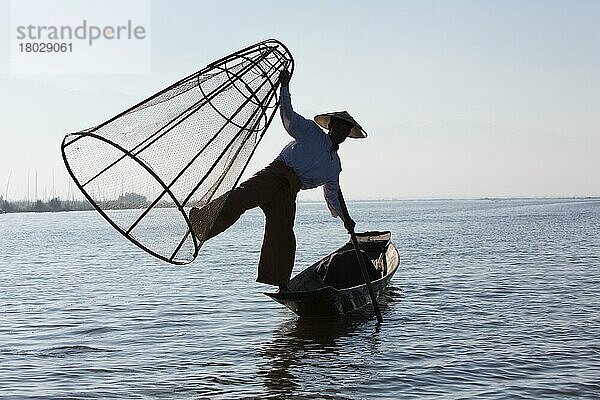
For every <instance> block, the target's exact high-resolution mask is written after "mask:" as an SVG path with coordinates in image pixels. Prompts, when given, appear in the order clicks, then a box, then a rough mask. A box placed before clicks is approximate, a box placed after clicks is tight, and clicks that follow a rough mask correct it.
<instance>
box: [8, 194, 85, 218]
mask: <svg viewBox="0 0 600 400" xmlns="http://www.w3.org/2000/svg"><path fill="white" fill-rule="evenodd" d="M93 209H94V207H92V205H91V204H90V202H89V201H87V200H61V199H60V197H55V198H53V199H51V200H49V201H42V200H36V201H33V202H32V201H25V200H19V201H7V200H5V199H4V198H3V197H2V196H0V214H4V213H13V212H54V211H83V210H93Z"/></svg>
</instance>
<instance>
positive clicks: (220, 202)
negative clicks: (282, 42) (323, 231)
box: [190, 70, 367, 291]
mask: <svg viewBox="0 0 600 400" xmlns="http://www.w3.org/2000/svg"><path fill="white" fill-rule="evenodd" d="M289 82H290V74H289V72H288V71H285V70H283V71H281V73H280V74H279V83H280V85H281V87H280V97H279V98H280V112H281V120H282V122H283V126H284V127H285V130H286V131H287V132H288V133H289V134H290V136H292V137H293V138H294V140H293V141H292V142H290V143H289V144H288V145H287V146H285V147H284V148H283V150H282V151H281V153H280V154H279V156H278V157H277V158H276V159H275V161H273V162H272V163H271V164H269V165H268V166H267V167H266V168H264V169H263V170H261V171H259V172H258V173H256V174H255V175H254V176H253V177H251V178H250V179H248V180H247V181H245V182H243V183H242V184H241V185H239V186H238V187H237V188H235V189H233V190H232V191H230V192H229V193H228V194H226V195H223V196H221V197H220V198H217V199H215V200H213V201H212V202H210V203H209V204H208V205H206V206H204V207H202V208H192V209H191V210H190V222H191V223H192V228H193V230H194V234H195V235H196V236H197V237H198V239H199V240H201V241H205V240H208V239H210V238H212V237H214V236H216V235H218V234H220V233H221V232H223V231H225V230H226V229H227V228H229V227H230V226H231V225H233V224H234V223H235V221H237V220H238V219H239V217H240V216H241V215H242V214H243V213H244V212H245V211H247V210H250V209H252V208H255V207H260V208H261V209H262V210H263V212H264V214H265V216H266V223H265V233H264V238H263V243H262V248H261V254H260V261H259V264H258V277H257V279H256V280H257V281H258V282H261V283H266V284H270V285H275V286H279V290H280V291H286V290H287V285H288V282H289V280H290V276H291V274H292V268H293V266H294V257H295V252H296V238H295V236H294V218H295V214H296V195H297V194H298V192H299V191H300V189H312V188H316V187H318V186H323V192H324V196H325V201H326V202H327V206H328V208H329V210H330V212H331V215H332V216H333V217H340V218H341V219H342V220H343V221H344V226H345V228H346V229H347V230H348V232H350V231H352V230H353V229H354V226H355V223H354V221H353V220H352V219H351V218H350V217H348V218H345V217H344V213H343V211H342V207H341V204H340V199H339V197H338V192H339V190H340V186H339V175H340V172H341V171H342V167H341V163H340V158H339V156H338V153H337V150H338V147H339V145H340V143H342V142H343V141H344V140H346V138H347V137H351V138H365V137H367V134H366V132H365V131H364V130H363V129H362V128H361V126H360V125H359V124H358V123H357V122H356V121H355V120H354V119H353V118H352V117H351V116H350V114H348V113H347V112H346V111H340V112H332V113H326V114H320V115H317V116H315V118H314V122H313V121H311V120H308V119H305V118H304V117H302V116H301V115H299V114H297V113H296V112H295V111H294V110H293V108H292V102H291V98H290V92H289ZM320 127H322V128H324V129H327V130H328V134H325V133H324V132H323V130H321V128H320ZM215 215H216V221H215V222H214V224H213V225H212V227H206V226H203V225H202V222H203V221H210V220H212V219H213V218H211V216H215Z"/></svg>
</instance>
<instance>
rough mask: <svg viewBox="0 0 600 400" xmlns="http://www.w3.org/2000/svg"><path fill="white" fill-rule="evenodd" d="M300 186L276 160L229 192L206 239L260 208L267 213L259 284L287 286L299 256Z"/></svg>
mask: <svg viewBox="0 0 600 400" xmlns="http://www.w3.org/2000/svg"><path fill="white" fill-rule="evenodd" d="M300 187H301V183H300V179H298V176H297V175H296V174H295V173H294V170H292V169H291V168H290V167H288V166H287V165H286V164H285V163H284V162H283V161H280V160H275V161H273V162H272V163H271V164H269V165H268V166H267V167H265V168H264V169H263V170H261V171H259V172H257V173H256V174H255V175H254V176H253V177H251V178H250V179H248V180H247V181H245V182H243V183H242V184H241V185H240V186H238V187H237V188H235V189H233V190H232V191H230V192H229V194H228V197H227V200H226V201H225V204H224V205H223V208H222V210H221V212H220V213H219V215H218V216H217V219H216V221H215V223H214V224H213V226H212V228H211V229H210V230H209V232H208V235H207V239H209V238H211V237H214V236H216V235H218V234H220V233H221V232H223V231H225V230H226V229H227V228H229V227H230V226H231V225H233V224H234V223H235V222H236V221H237V220H238V219H239V218H240V216H241V215H242V214H243V213H244V212H245V211H247V210H250V209H252V208H255V207H260V208H261V209H262V210H263V212H264V213H265V217H266V223H265V233H264V237H263V243H262V248H261V253H260V261H259V263H258V277H257V279H256V280H257V281H258V282H262V283H267V284H270V285H276V286H287V284H288V282H289V280H290V276H291V275H292V268H293V267H294V257H295V254H296V237H295V236H294V218H295V216H296V195H297V194H298V192H299V191H300Z"/></svg>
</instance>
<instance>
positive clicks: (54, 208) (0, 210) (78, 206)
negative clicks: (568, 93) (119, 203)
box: [0, 196, 600, 214]
mask: <svg viewBox="0 0 600 400" xmlns="http://www.w3.org/2000/svg"><path fill="white" fill-rule="evenodd" d="M519 200H521V201H522V200H600V196H572V197H477V198H476V197H472V198H467V197H465V198H442V197H440V198H405V199H399V198H392V199H374V200H365V199H360V200H349V202H352V203H389V202H395V201H405V202H410V201H519ZM323 201H324V200H298V203H301V204H320V203H323ZM138 208H141V207H115V208H114V209H138ZM161 208H162V207H161ZM172 208H174V207H172ZM92 210H95V208H94V206H92V204H91V203H90V202H89V201H87V200H61V199H60V198H54V199H51V200H49V201H42V200H37V201H34V202H31V201H26V200H18V201H6V200H4V199H3V198H2V196H0V214H15V213H43V212H64V211H92Z"/></svg>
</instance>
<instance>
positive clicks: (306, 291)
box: [265, 231, 400, 317]
mask: <svg viewBox="0 0 600 400" xmlns="http://www.w3.org/2000/svg"><path fill="white" fill-rule="evenodd" d="M356 236H357V239H358V242H359V247H360V249H361V251H363V252H364V253H365V256H366V257H365V258H366V259H368V260H370V262H371V263H372V264H371V268H372V267H375V269H376V270H377V271H378V274H379V277H375V278H376V279H373V280H372V285H373V291H374V292H375V295H376V297H380V296H381V295H383V293H384V291H385V288H386V286H387V285H388V283H389V282H390V280H391V279H392V277H393V276H394V273H396V270H397V269H398V266H399V264H400V256H399V254H398V250H397V249H396V247H395V246H394V244H393V243H392V242H391V233H390V232H388V231H385V232H365V233H357V234H356ZM350 251H351V252H352V253H353V254H354V257H353V258H354V261H353V262H352V261H350V260H351V258H348V257H346V258H344V260H345V262H346V263H347V265H344V266H343V270H344V269H345V271H351V270H352V271H353V273H352V274H353V275H356V271H359V272H358V273H360V269H358V268H359V266H358V259H357V257H356V253H355V251H354V246H353V244H352V242H351V241H350V242H348V243H346V244H345V245H344V246H342V247H340V248H339V249H337V250H336V251H334V252H333V253H331V254H329V255H328V256H327V257H324V258H323V259H321V260H319V261H318V262H316V263H315V264H313V265H311V266H310V267H308V268H306V269H305V270H304V271H302V272H300V273H299V274H298V275H296V276H295V277H293V278H292V279H291V280H290V283H289V291H285V292H277V293H265V294H266V295H267V296H269V297H270V298H272V299H273V300H275V301H277V302H279V303H281V304H283V305H284V306H286V307H287V308H289V309H290V310H292V311H293V312H295V313H296V314H298V315H299V316H301V317H318V316H331V315H339V314H347V313H349V312H351V311H354V310H357V309H359V308H362V307H364V306H366V305H367V304H370V303H371V299H370V297H369V292H368V290H367V286H366V284H365V283H364V279H362V274H361V275H360V279H359V281H358V282H357V281H355V282H354V283H355V284H353V285H352V284H351V285H350V286H348V283H347V282H346V284H343V283H342V284H340V283H339V282H338V283H337V284H335V283H334V285H328V284H327V282H331V281H332V279H328V278H329V277H328V276H327V275H325V276H324V271H327V267H328V266H331V265H333V263H332V261H333V260H334V259H335V258H338V259H339V257H338V255H340V256H341V255H342V254H346V255H348V254H349V252H350ZM343 270H340V268H337V273H338V274H339V272H343ZM371 272H373V271H371ZM343 278H344V277H342V279H341V280H344V279H343ZM333 281H336V279H333ZM338 281H339V279H338ZM344 286H348V287H344Z"/></svg>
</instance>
